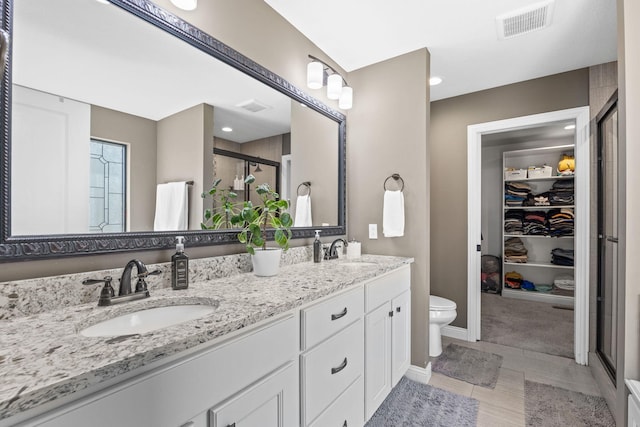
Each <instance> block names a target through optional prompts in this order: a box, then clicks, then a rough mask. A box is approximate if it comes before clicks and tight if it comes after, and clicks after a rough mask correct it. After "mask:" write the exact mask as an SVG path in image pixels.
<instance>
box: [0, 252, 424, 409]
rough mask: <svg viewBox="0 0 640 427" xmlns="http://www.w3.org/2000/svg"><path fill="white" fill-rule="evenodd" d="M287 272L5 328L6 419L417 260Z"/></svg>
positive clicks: (1, 363)
mask: <svg viewBox="0 0 640 427" xmlns="http://www.w3.org/2000/svg"><path fill="white" fill-rule="evenodd" d="M358 261H362V262H367V263H373V264H364V265H362V266H359V265H354V263H351V262H348V261H345V260H335V261H324V262H322V263H319V264H314V263H312V262H303V263H299V264H294V265H289V266H285V267H281V269H280V272H279V274H278V275H277V276H274V277H257V276H255V275H254V274H253V273H245V274H240V275H235V276H231V277H224V278H219V279H214V280H209V281H203V282H198V283H192V284H190V286H189V289H187V290H180V291H173V290H171V289H162V290H156V291H154V292H152V294H151V297H150V298H146V299H144V300H138V301H132V302H127V303H122V304H118V305H114V306H111V307H98V306H97V301H96V303H91V304H84V305H78V306H72V307H68V308H64V309H59V310H54V311H50V312H46V313H42V314H38V315H33V316H28V317H22V318H17V319H15V320H9V321H4V322H0V378H2V384H0V419H4V418H8V417H10V416H12V415H16V414H18V413H20V412H23V411H26V410H28V409H32V408H35V407H37V406H39V405H42V404H44V403H47V402H51V401H53V400H55V399H58V398H62V397H66V396H69V395H71V394H72V393H74V392H76V391H80V390H84V389H87V388H89V387H92V386H94V385H97V384H100V383H102V382H104V381H107V380H111V379H113V378H116V377H117V376H119V375H122V374H126V373H128V372H130V371H132V370H134V369H136V368H140V367H142V366H145V365H148V364H150V363H152V362H156V361H158V360H161V359H162V358H165V357H168V356H171V355H176V354H178V353H180V352H183V351H185V350H189V349H192V348H194V347H196V346H198V345H200V344H202V343H205V342H208V341H211V340H214V339H216V338H219V337H221V336H223V335H225V334H228V333H231V332H233V331H237V330H240V329H242V328H245V327H247V326H250V325H252V324H255V323H257V322H259V321H261V320H264V319H268V318H270V317H273V316H276V315H279V314H282V313H285V312H287V311H289V310H291V309H294V308H296V307H300V306H302V305H304V304H308V303H310V302H313V301H314V300H317V299H319V298H322V297H324V296H327V295H330V294H332V293H334V292H337V291H339V290H342V289H346V288H348V287H350V286H353V285H355V284H357V283H360V282H362V281H364V280H367V279H370V278H373V277H375V276H378V275H380V274H383V273H385V272H387V271H391V270H394V269H396V268H399V267H401V266H402V265H404V264H409V263H411V262H413V259H412V258H404V257H389V256H378V255H364V256H363V257H362V258H360V259H358ZM189 303H197V304H210V305H213V306H217V308H216V309H215V310H214V311H213V313H212V314H210V315H207V316H204V317H201V318H199V319H196V320H192V321H188V322H185V323H181V324H178V325H175V326H171V327H167V328H164V329H160V330H157V331H152V332H148V333H144V334H139V335H137V334H136V335H127V336H123V337H101V338H89V337H84V336H81V335H79V333H78V332H79V331H80V330H81V329H83V328H84V327H86V326H90V325H91V324H94V323H97V322H99V321H101V320H104V319H108V318H111V317H115V316H117V315H119V314H123V313H127V312H132V311H137V310H139V309H142V308H152V307H159V306H165V305H172V304H189Z"/></svg>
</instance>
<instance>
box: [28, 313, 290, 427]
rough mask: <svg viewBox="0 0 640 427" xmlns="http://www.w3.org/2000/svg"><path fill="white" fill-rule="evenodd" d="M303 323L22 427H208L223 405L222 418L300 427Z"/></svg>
mask: <svg viewBox="0 0 640 427" xmlns="http://www.w3.org/2000/svg"><path fill="white" fill-rule="evenodd" d="M298 322H299V320H298V316H295V315H291V314H289V315H287V316H285V317H284V318H281V319H279V320H274V321H272V322H270V323H268V324H265V325H263V326H261V327H257V328H255V329H253V330H251V331H249V332H247V333H246V334H243V335H240V336H237V337H236V338H230V339H228V340H226V341H223V342H222V343H218V344H215V345H213V346H212V347H210V348H209V349H204V350H201V351H199V352H198V353H195V354H192V355H190V356H187V357H185V358H183V359H179V360H177V361H174V362H172V363H169V364H167V365H165V366H161V367H159V368H157V369H154V370H152V371H150V372H146V373H144V374H141V375H139V376H136V377H134V378H133V379H129V380H126V381H123V382H122V383H120V384H117V385H115V386H113V387H110V388H107V389H105V390H102V391H100V392H97V393H94V394H92V395H90V396H87V397H85V398H81V399H78V400H76V401H75V402H73V403H71V404H69V405H66V406H63V407H61V408H58V409H56V410H54V411H51V412H49V413H47V414H45V415H43V416H41V417H38V418H37V419H32V420H30V421H28V422H26V423H24V424H21V425H24V426H46V427H70V426H91V427H101V426H104V427H112V426H154V427H162V426H167V427H181V426H189V427H201V426H203V425H210V424H203V423H206V418H207V417H206V416H203V413H206V411H207V410H209V409H211V408H212V407H214V406H215V405H218V406H215V407H214V411H213V414H214V418H215V417H228V419H235V420H242V419H244V418H247V419H250V420H253V419H255V416H256V415H258V414H259V415H260V416H261V417H264V418H262V420H261V421H262V423H257V424H250V423H249V424H247V425H261V426H270V425H273V426H282V427H294V426H297V425H298V393H299V391H298V381H297V360H296V359H297V355H298V349H297V342H298V339H297V338H298V337H299V329H298V324H299V323H298ZM261 378H267V379H264V380H260V379H261ZM256 395H258V396H256ZM221 402H222V403H221ZM263 407H264V408H263ZM285 412H286V414H287V416H284V414H285ZM268 417H271V419H272V420H274V423H270V422H268V421H267V419H268ZM210 418H211V417H210ZM226 419H227V418H225V420H226ZM234 422H236V421H231V422H230V423H227V424H220V425H224V426H225V427H226V426H227V425H233V423H234ZM191 423H192V424H191ZM214 425H216V424H214ZM240 425H245V424H240V423H237V424H236V426H237V427H240Z"/></svg>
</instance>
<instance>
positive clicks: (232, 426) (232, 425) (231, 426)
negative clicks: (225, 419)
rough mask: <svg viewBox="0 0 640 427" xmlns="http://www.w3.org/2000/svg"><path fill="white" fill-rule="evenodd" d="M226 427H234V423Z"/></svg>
mask: <svg viewBox="0 0 640 427" xmlns="http://www.w3.org/2000/svg"><path fill="white" fill-rule="evenodd" d="M227 427H236V423H233V424H229V425H228V426H227Z"/></svg>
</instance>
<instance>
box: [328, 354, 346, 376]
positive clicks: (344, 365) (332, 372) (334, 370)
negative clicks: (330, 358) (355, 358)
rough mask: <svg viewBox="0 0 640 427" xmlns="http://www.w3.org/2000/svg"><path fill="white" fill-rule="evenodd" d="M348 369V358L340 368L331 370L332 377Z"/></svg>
mask: <svg viewBox="0 0 640 427" xmlns="http://www.w3.org/2000/svg"><path fill="white" fill-rule="evenodd" d="M346 367H347V358H346V357H345V358H344V360H343V361H342V363H341V364H340V366H338V367H336V368H331V375H333V374H337V373H338V372H340V371H342V370H343V369H344V368H346Z"/></svg>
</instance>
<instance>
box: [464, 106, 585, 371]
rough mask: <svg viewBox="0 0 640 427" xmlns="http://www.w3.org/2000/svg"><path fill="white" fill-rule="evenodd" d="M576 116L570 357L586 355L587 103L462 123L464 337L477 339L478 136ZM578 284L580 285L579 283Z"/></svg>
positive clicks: (581, 361) (582, 361) (579, 360)
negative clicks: (464, 158) (464, 169)
mask: <svg viewBox="0 0 640 427" xmlns="http://www.w3.org/2000/svg"><path fill="white" fill-rule="evenodd" d="M569 120H575V123H576V129H575V140H574V143H575V155H576V175H575V183H576V184H575V196H576V201H577V203H576V207H575V212H576V221H575V260H576V269H575V276H574V279H575V282H576V284H578V286H576V290H575V297H574V326H575V327H574V350H575V353H574V356H575V361H576V363H578V364H580V365H586V364H587V362H588V355H589V220H590V217H589V196H590V183H589V170H590V151H589V107H578V108H570V109H567V110H559V111H553V112H549V113H541V114H533V115H529V116H523V117H516V118H513V119H506V120H497V121H493V122H487V123H480V124H476V125H470V126H468V127H467V222H468V228H467V248H468V249H467V250H468V252H467V272H468V274H467V319H468V320H467V340H468V341H477V340H479V339H480V314H481V313H480V310H481V307H480V286H479V280H480V255H481V252H480V251H479V250H478V249H477V248H479V247H480V244H481V231H482V228H481V226H482V209H481V190H482V135H487V134H492V133H498V132H505V131H510V130H517V129H522V128H529V127H535V126H540V125H544V124H547V123H550V122H559V121H569ZM580 284H582V285H580Z"/></svg>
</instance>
